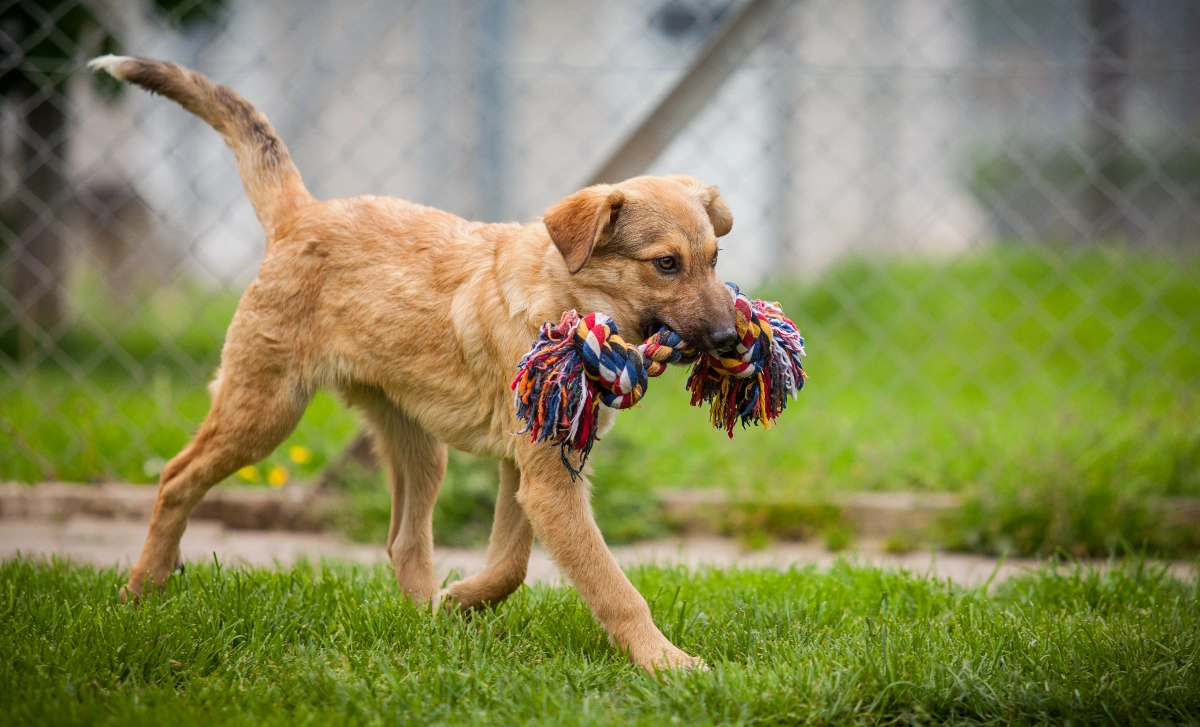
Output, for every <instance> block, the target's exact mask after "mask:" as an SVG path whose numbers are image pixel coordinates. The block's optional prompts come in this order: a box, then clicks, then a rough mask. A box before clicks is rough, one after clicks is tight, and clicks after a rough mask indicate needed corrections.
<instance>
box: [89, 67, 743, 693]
mask: <svg viewBox="0 0 1200 727" xmlns="http://www.w3.org/2000/svg"><path fill="white" fill-rule="evenodd" d="M90 65H91V67H92V68H94V69H103V70H105V71H107V72H109V73H110V74H112V75H113V76H115V77H116V78H119V79H122V80H125V81H129V82H131V83H135V84H137V85H139V86H142V87H144V88H146V89H148V90H150V91H153V92H156V93H160V94H162V95H164V96H167V97H168V98H171V99H173V100H175V101H177V102H178V103H179V104H181V105H182V106H183V107H184V108H186V109H187V110H189V111H191V112H192V113H194V114H196V115H197V116H199V117H200V118H202V119H204V120H205V121H206V122H208V123H209V124H210V125H212V127H213V128H215V129H216V130H217V131H218V132H220V133H221V135H222V136H223V137H224V139H225V141H226V143H227V144H228V145H229V146H230V148H232V149H233V152H234V154H235V155H236V156H237V163H238V170H239V172H240V173H241V177H242V182H243V184H244V185H245V188H246V194H247V196H249V198H250V201H251V203H253V205H254V209H255V211H256V212H257V214H258V219H259V220H260V221H261V222H262V226H263V228H264V229H265V230H266V232H267V252H266V258H265V259H264V260H263V263H262V268H261V269H260V270H259V273H258V278H257V279H256V280H255V281H254V282H253V283H252V284H251V285H250V287H249V288H247V290H246V293H245V295H243V296H242V300H241V303H240V304H239V305H238V309H237V313H236V314H235V315H234V317H233V322H232V323H231V324H230V326H229V331H228V333H227V335H226V339H225V346H224V349H223V350H222V352H221V367H220V369H219V370H218V371H217V374H216V377H215V380H214V381H213V382H212V385H211V387H210V388H211V392H212V400H213V401H212V410H211V411H210V412H209V414H208V417H207V418H206V419H205V420H204V423H203V424H202V425H201V426H200V430H199V432H198V433H197V434H196V437H195V439H193V440H192V442H191V443H190V444H188V446H187V447H185V448H184V450H183V451H182V452H180V453H179V455H178V456H176V457H175V458H174V459H172V460H171V461H170V462H169V463H168V464H167V466H166V468H165V469H164V470H163V474H162V480H161V483H160V484H159V489H158V500H157V503H156V504H155V506H154V514H153V517H152V519H151V521H150V533H149V535H148V536H147V538H146V545H145V548H144V549H143V551H142V555H141V558H140V559H139V560H138V563H137V565H135V566H134V568H133V570H132V572H131V573H130V576H129V584H128V586H127V588H128V593H129V594H132V595H134V596H135V597H136V596H137V595H139V594H141V593H142V591H143V589H144V588H150V589H153V588H154V587H155V586H161V584H163V583H164V582H165V581H166V580H167V578H168V576H169V575H170V574H171V572H172V570H173V569H174V568H175V567H176V563H177V561H179V540H180V538H181V537H182V535H183V531H184V528H185V527H186V526H187V520H188V515H189V513H190V512H191V510H192V508H193V507H195V505H196V503H198V502H199V501H200V499H201V498H202V497H204V493H205V492H207V491H208V489H209V488H210V487H212V486H213V485H214V484H216V483H217V482H220V481H221V480H222V479H224V478H226V477H228V476H229V475H231V474H232V473H233V472H235V471H237V470H238V469H239V468H241V467H244V466H246V465H248V464H252V463H254V462H257V461H258V460H260V459H262V458H263V457H265V456H267V455H268V454H270V453H271V452H272V451H273V450H274V449H275V448H276V447H277V446H278V445H279V444H280V443H281V442H282V441H283V440H284V439H285V438H286V437H287V436H288V435H289V434H290V433H291V431H292V429H293V428H294V427H295V426H296V423H297V422H298V421H299V419H300V415H301V414H302V413H303V412H304V409H305V407H306V406H307V404H308V402H309V400H310V399H311V398H312V396H313V393H314V392H315V391H316V390H317V389H318V388H320V387H328V388H332V389H335V390H337V391H339V392H341V394H342V395H343V396H344V397H345V398H346V400H347V401H348V402H349V403H351V404H352V405H354V406H357V407H359V408H360V409H361V410H362V412H363V413H364V415H365V416H366V419H367V421H368V422H369V423H370V425H371V426H372V428H373V429H374V431H375V433H376V435H377V441H378V447H379V449H380V453H381V456H382V459H383V461H385V462H386V463H387V466H388V484H389V486H390V488H391V495H392V523H391V530H390V532H389V534H388V540H387V552H388V554H389V555H390V556H391V559H392V564H393V566H394V567H395V570H396V579H397V580H398V581H399V583H400V587H401V588H402V589H403V591H404V593H405V594H407V595H408V596H409V597H410V598H412V599H414V600H418V601H430V600H435V601H436V599H437V598H438V597H439V595H441V596H444V598H445V601H444V602H445V603H446V605H447V606H457V607H461V608H470V607H475V606H478V605H481V604H491V603H496V602H498V601H500V600H502V599H504V598H505V597H507V596H508V595H509V594H510V593H512V592H513V591H514V590H516V589H517V588H518V587H519V586H520V585H521V583H522V581H523V580H524V579H525V570H526V566H527V563H528V560H529V552H530V548H531V547H532V545H533V538H534V536H537V538H538V539H540V540H541V542H542V543H543V545H544V546H545V547H546V549H547V551H549V553H550V555H551V557H552V558H553V559H554V561H555V562H556V563H557V564H558V566H559V567H560V568H561V569H562V571H563V573H564V574H565V575H566V577H567V578H568V579H569V580H570V581H571V583H572V584H573V585H574V586H575V588H577V589H578V591H579V593H580V595H582V596H583V599H584V600H585V601H586V602H587V604H588V606H589V607H590V608H591V610H592V613H594V614H595V616H596V618H597V619H599V621H600V623H601V624H602V625H603V626H604V628H605V629H607V630H608V632H609V634H610V635H611V636H612V639H613V640H614V641H615V643H616V644H617V645H619V646H620V647H621V648H622V649H625V650H627V651H628V654H629V657H630V658H631V659H632V660H633V661H634V662H635V663H637V664H639V665H640V666H642V667H644V668H646V669H655V668H661V667H678V666H687V665H693V664H696V663H697V662H698V661H699V660H698V659H696V658H695V657H692V656H689V655H687V654H686V653H684V652H683V651H680V650H679V649H677V648H675V646H673V645H672V644H671V642H669V641H668V640H667V639H666V637H664V636H663V635H662V632H660V631H659V630H658V628H657V627H656V626H655V625H654V622H653V620H652V619H651V617H650V610H649V608H648V607H647V605H646V601H645V599H643V598H642V596H641V595H640V594H639V593H638V592H637V590H635V589H634V587H633V586H632V585H631V584H630V582H629V580H628V579H627V578H626V577H625V575H624V573H622V572H621V569H620V568H619V567H618V566H617V563H616V561H615V560H614V559H613V557H612V555H611V554H610V553H609V551H608V548H607V547H606V546H605V544H604V540H603V538H602V537H601V535H600V531H599V529H597V527H596V524H595V522H594V520H593V519H592V512H591V504H590V502H589V492H588V484H587V482H586V481H584V480H582V479H581V480H578V481H576V480H574V479H573V478H572V477H571V476H570V474H569V473H568V471H567V469H566V468H565V467H564V466H563V463H562V462H561V460H560V458H559V450H558V448H557V447H554V446H550V445H546V444H537V445H535V444H531V443H530V442H529V440H528V438H527V437H525V436H516V435H514V432H517V431H518V430H519V429H520V428H521V425H520V424H519V423H518V421H517V420H516V416H515V413H514V408H513V395H512V392H511V390H510V389H509V385H510V382H511V380H512V377H513V375H514V373H515V368H516V365H517V362H518V361H519V360H520V359H521V356H522V355H524V354H525V353H526V352H527V351H528V350H529V348H530V346H531V344H532V342H533V341H534V339H535V338H537V334H538V329H539V327H540V326H541V324H542V323H543V322H545V321H558V319H559V317H560V316H561V315H562V313H563V311H564V310H567V309H571V308H574V309H576V310H579V311H581V312H590V311H603V312H605V313H607V314H609V315H610V316H612V318H613V319H614V320H615V321H616V323H617V325H618V326H619V327H620V330H621V331H623V332H624V333H625V334H626V335H627V336H628V337H629V338H630V339H637V340H640V339H638V338H637V337H638V336H639V335H640V336H642V337H644V336H646V335H648V334H649V333H650V332H652V331H654V330H657V328H658V327H659V326H660V325H667V326H670V327H671V328H672V329H674V330H675V331H676V332H677V333H679V334H680V335H681V336H683V337H684V339H685V340H687V341H689V342H691V343H692V344H693V345H696V346H698V347H703V348H709V349H711V348H716V347H720V346H722V345H724V344H728V343H729V342H731V341H732V340H733V339H734V337H735V335H736V334H735V330H734V313H733V307H732V304H731V301H730V296H729V294H728V292H727V291H726V289H725V286H724V285H722V283H721V281H720V280H718V279H717V276H716V274H715V272H714V270H713V265H714V264H715V263H716V258H717V237H718V236H720V235H724V234H726V233H727V232H729V229H730V227H731V226H732V224H733V219H732V217H731V215H730V213H729V208H728V207H727V206H726V205H725V202H724V201H723V200H722V199H721V197H720V195H719V194H718V192H717V189H716V188H715V187H709V186H707V185H705V184H703V183H701V182H700V181H699V180H696V179H693V178H689V177H677V176H672V177H663V178H657V177H637V178H635V179H630V180H628V181H625V182H622V183H620V184H616V185H597V186H593V187H588V188H587V189H583V190H581V191H579V192H576V193H575V194H572V195H571V196H569V197H567V198H566V199H564V200H562V201H561V202H559V203H557V204H556V205H554V206H553V207H551V208H550V209H549V210H547V211H546V214H545V216H544V217H543V218H542V219H540V220H537V221H534V222H531V223H529V224H527V225H517V224H482V223H478V222H468V221H466V220H463V219H461V218H459V217H456V216H454V215H452V214H449V213H447V212H442V211H440V210H436V209H431V208H429V207H424V206H421V205H419V204H414V203H412V202H405V201H402V200H398V199H391V198H386V197H356V198H353V199H343V200H335V201H329V202H319V201H317V200H316V199H314V198H313V197H312V195H310V194H309V193H308V191H307V190H306V189H305V188H304V183H303V182H302V181H301V180H300V174H299V172H298V171H297V170H296V167H295V165H294V164H293V163H292V161H291V158H290V157H289V156H288V152H287V148H286V147H285V146H284V145H283V142H282V141H280V140H279V138H278V137H277V136H276V134H275V131H274V129H273V128H272V127H271V124H270V122H268V121H267V119H266V117H264V116H263V115H262V113H260V112H259V111H258V110H257V109H255V108H254V107H253V106H251V105H250V103H249V102H248V101H246V100H245V99H244V98H242V97H241V96H240V95H238V94H237V93H235V92H233V91H231V90H230V89H228V88H226V87H224V86H220V85H217V84H216V83H213V82H212V81H211V80H209V79H208V78H206V77H205V76H203V75H201V74H199V73H196V72H194V71H190V70H188V69H185V68H182V67H180V66H177V65H175V64H172V63H165V62H161V61H155V60H149V59H143V58H130V57H115V56H104V57H101V58H97V59H95V60H93V61H92V63H91V64H90ZM606 414H607V415H608V416H606V418H607V419H608V420H609V421H610V422H611V420H612V418H613V416H612V415H615V412H612V411H610V410H606ZM446 445H450V446H452V447H455V448H458V449H460V450H463V451H466V452H472V453H474V454H478V455H487V456H490V457H495V458H496V459H498V460H500V493H499V497H498V501H497V504H496V515H495V523H494V525H493V529H492V535H491V540H490V542H489V544H488V550H487V564H486V566H485V567H484V569H483V570H482V571H481V572H479V573H477V574H475V575H473V576H471V577H469V578H465V579H463V580H461V581H458V582H456V583H454V584H452V585H451V586H450V587H449V588H447V589H446V591H445V592H444V593H442V594H439V593H438V581H437V577H436V575H435V574H434V563H433V534H432V514H433V506H434V501H435V500H436V498H437V494H438V489H439V488H440V486H441V482H442V477H443V475H444V474H445V470H446Z"/></svg>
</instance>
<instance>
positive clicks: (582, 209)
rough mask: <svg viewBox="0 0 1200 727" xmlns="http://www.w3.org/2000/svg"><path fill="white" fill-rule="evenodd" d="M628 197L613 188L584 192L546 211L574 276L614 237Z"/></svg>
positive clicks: (547, 221) (604, 186)
mask: <svg viewBox="0 0 1200 727" xmlns="http://www.w3.org/2000/svg"><path fill="white" fill-rule="evenodd" d="M623 204H625V195H624V193H622V192H621V191H620V190H619V189H617V188H615V187H613V186H612V185H611V184H597V185H596V186H594V187H588V188H586V189H581V190H579V191H578V192H576V193H575V194H572V195H571V196H569V197H567V198H565V199H563V200H562V201H561V202H559V203H558V204H556V205H554V206H553V207H551V208H550V209H548V210H546V214H545V215H544V216H543V217H542V222H543V223H544V224H545V225H546V231H547V232H549V233H550V239H551V240H553V241H554V245H555V247H557V248H558V251H559V252H560V253H562V256H563V260H565V261H566V263H567V270H569V271H571V274H572V275H574V274H575V273H577V272H579V271H580V270H582V269H583V266H584V264H585V263H587V261H588V258H590V257H591V256H592V251H593V250H595V249H596V248H598V247H602V246H603V245H604V243H606V242H608V240H609V238H610V237H612V234H613V229H614V228H615V227H616V225H617V216H618V215H620V214H621V206H622V205H623Z"/></svg>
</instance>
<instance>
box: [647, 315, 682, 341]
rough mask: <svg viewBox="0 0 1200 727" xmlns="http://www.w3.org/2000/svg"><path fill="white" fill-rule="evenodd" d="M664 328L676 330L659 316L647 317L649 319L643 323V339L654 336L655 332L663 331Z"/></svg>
mask: <svg viewBox="0 0 1200 727" xmlns="http://www.w3.org/2000/svg"><path fill="white" fill-rule="evenodd" d="M664 328H666V329H667V330H674V329H672V328H671V327H670V326H668V325H667V324H666V323H663V322H662V321H661V320H660V319H658V318H650V319H647V321H646V322H645V323H643V324H642V330H641V333H642V340H643V341H644V340H646V339H647V338H649V337H651V336H653V335H654V334H655V333H658V332H659V331H661V330H662V329H664Z"/></svg>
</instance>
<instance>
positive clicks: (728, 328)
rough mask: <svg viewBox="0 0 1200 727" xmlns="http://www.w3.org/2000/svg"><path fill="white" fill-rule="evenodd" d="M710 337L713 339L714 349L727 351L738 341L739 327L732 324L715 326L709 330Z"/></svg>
mask: <svg viewBox="0 0 1200 727" xmlns="http://www.w3.org/2000/svg"><path fill="white" fill-rule="evenodd" d="M708 338H709V340H710V341H712V347H713V350H714V351H725V350H727V349H730V348H733V346H734V344H736V343H737V340H738V335H737V329H736V328H734V327H733V326H732V325H725V326H721V327H720V328H714V329H712V330H711V331H709V332H708Z"/></svg>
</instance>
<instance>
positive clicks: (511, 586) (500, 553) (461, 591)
mask: <svg viewBox="0 0 1200 727" xmlns="http://www.w3.org/2000/svg"><path fill="white" fill-rule="evenodd" d="M520 484H521V472H520V470H518V469H517V465H516V464H515V463H514V462H510V461H508V460H501V462H500V493H499V495H498V496H497V497H496V516H495V518H494V519H493V521H492V536H491V538H490V539H489V540H488V549H487V562H486V564H485V565H484V567H483V570H481V571H479V572H478V573H476V574H475V575H473V576H470V577H469V578H464V579H462V580H461V581H458V582H456V583H453V584H451V585H450V587H449V588H447V589H446V596H448V597H449V598H448V600H447V602H446V604H447V605H448V606H457V607H459V608H474V607H476V606H482V605H492V604H495V603H499V602H500V601H503V600H504V599H505V598H507V597H508V596H509V594H511V593H512V592H513V591H515V590H517V589H518V588H520V587H521V584H522V583H523V582H524V581H525V571H526V569H527V568H528V567H529V552H530V551H531V550H532V549H533V528H532V526H530V524H529V518H528V517H526V516H525V511H524V510H522V509H521V504H520V503H519V502H517V492H518V490H519V488H520Z"/></svg>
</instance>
